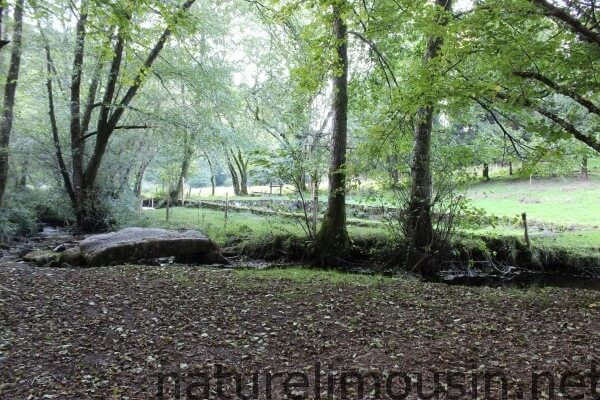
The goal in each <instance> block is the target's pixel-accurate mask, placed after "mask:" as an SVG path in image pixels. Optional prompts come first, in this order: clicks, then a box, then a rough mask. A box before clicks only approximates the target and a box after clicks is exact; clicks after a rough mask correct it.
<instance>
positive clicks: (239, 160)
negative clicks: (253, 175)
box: [231, 149, 248, 196]
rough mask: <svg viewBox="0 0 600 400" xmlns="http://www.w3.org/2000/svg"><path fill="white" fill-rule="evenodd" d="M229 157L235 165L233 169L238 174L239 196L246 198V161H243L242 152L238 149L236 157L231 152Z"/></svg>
mask: <svg viewBox="0 0 600 400" xmlns="http://www.w3.org/2000/svg"><path fill="white" fill-rule="evenodd" d="M231 156H232V158H233V161H234V163H235V167H237V171H238V172H239V175H238V177H239V187H240V191H239V195H240V196H248V160H246V161H244V157H243V155H242V151H241V150H239V149H238V153H237V156H236V154H235V153H234V152H233V151H232V152H231Z"/></svg>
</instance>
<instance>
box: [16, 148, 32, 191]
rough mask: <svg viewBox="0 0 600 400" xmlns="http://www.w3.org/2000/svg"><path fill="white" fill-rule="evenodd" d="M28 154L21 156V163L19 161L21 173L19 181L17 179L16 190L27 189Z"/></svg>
mask: <svg viewBox="0 0 600 400" xmlns="http://www.w3.org/2000/svg"><path fill="white" fill-rule="evenodd" d="M29 157H30V155H29V154H27V153H26V154H24V155H23V161H21V172H20V174H19V179H17V188H19V189H20V190H23V189H25V188H26V187H27V174H28V173H29Z"/></svg>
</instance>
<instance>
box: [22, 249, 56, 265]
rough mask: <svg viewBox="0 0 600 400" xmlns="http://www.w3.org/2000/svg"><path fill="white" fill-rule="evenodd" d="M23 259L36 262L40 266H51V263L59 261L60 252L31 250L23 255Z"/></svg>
mask: <svg viewBox="0 0 600 400" xmlns="http://www.w3.org/2000/svg"><path fill="white" fill-rule="evenodd" d="M21 258H22V259H23V261H27V262H30V263H34V264H36V265H38V266H40V267H45V266H49V265H50V264H52V263H54V262H57V261H58V259H59V254H58V253H54V252H52V251H42V250H36V251H30V252H29V253H27V254H24V255H23V256H21Z"/></svg>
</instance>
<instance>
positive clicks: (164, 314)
mask: <svg viewBox="0 0 600 400" xmlns="http://www.w3.org/2000/svg"><path fill="white" fill-rule="evenodd" d="M281 276H282V274H281V273H274V272H268V271H267V272H259V271H253V272H234V271H218V270H206V269H201V268H190V267H173V266H171V267H165V268H160V267H143V266H131V267H109V268H98V269H89V270H63V269H43V268H33V267H28V266H24V265H20V266H19V265H15V264H13V265H12V266H2V267H0V398H1V399H15V400H16V399H61V400H62V399H151V398H160V397H157V396H156V392H157V388H158V380H159V378H158V374H159V373H161V372H169V371H180V373H181V375H180V377H181V380H182V382H181V387H182V389H181V390H182V394H181V398H202V396H201V395H200V394H202V390H203V387H201V388H200V389H198V388H197V392H196V393H197V395H198V397H186V396H185V388H186V387H187V385H189V384H190V382H196V383H197V381H198V378H191V377H190V373H191V372H202V373H207V374H208V377H207V379H208V378H211V381H210V382H209V384H210V388H209V389H210V391H209V392H208V393H209V394H210V395H211V396H212V397H210V398H216V397H214V396H216V394H217V393H216V392H215V391H216V390H217V388H216V384H215V382H216V381H214V379H215V376H214V375H215V372H216V368H217V367H216V366H217V364H222V365H225V366H227V367H228V368H235V371H237V372H239V373H242V374H243V377H242V379H241V380H240V382H241V388H242V389H243V390H244V391H245V392H246V394H250V393H251V387H252V386H251V383H252V375H251V374H252V373H254V372H257V373H259V376H258V381H259V386H260V387H259V389H260V392H259V393H260V395H261V398H265V397H266V380H267V377H266V373H267V372H269V371H271V372H274V371H278V372H279V371H280V372H288V373H289V372H299V373H305V374H306V375H307V377H308V378H307V379H308V384H309V385H310V388H309V389H306V390H307V391H308V392H310V393H311V394H310V396H309V398H315V395H314V394H313V392H314V385H315V384H316V380H315V378H314V376H315V369H316V365H315V363H317V362H319V363H320V367H319V368H320V369H321V375H319V376H320V378H321V380H322V381H321V388H320V392H323V393H324V394H323V396H322V398H327V396H326V392H327V390H328V389H327V384H326V381H327V379H328V378H327V376H331V377H333V378H332V382H334V383H335V385H334V390H335V391H336V392H335V393H337V394H338V396H339V393H340V390H341V387H340V385H339V384H338V383H339V381H338V380H336V379H338V378H339V377H340V374H342V373H344V372H348V371H362V372H365V371H373V372H377V373H379V374H380V375H379V377H380V379H381V382H384V383H383V386H382V387H383V389H382V393H383V394H382V397H385V396H384V394H386V393H387V392H386V384H385V382H387V379H389V378H390V373H391V372H396V371H397V372H406V373H412V374H411V379H412V383H411V392H410V395H409V397H408V398H416V397H417V387H416V386H417V381H418V380H419V379H418V377H417V375H416V373H423V374H425V375H423V380H424V381H425V386H426V387H430V386H431V385H430V383H431V382H432V381H433V378H432V374H431V372H430V370H431V369H432V368H433V369H435V371H437V372H440V373H445V372H447V371H450V370H451V371H461V372H464V373H467V374H468V375H467V377H466V378H464V379H465V381H464V382H471V381H472V377H473V376H481V379H480V380H479V381H478V386H479V391H480V393H483V390H484V379H483V375H482V374H483V373H484V372H485V371H499V370H500V371H503V372H504V373H505V374H506V375H507V377H508V383H509V389H508V390H509V392H510V393H511V394H513V395H514V390H515V389H514V388H515V387H516V386H520V387H522V388H523V389H524V390H525V392H527V391H529V385H530V381H531V373H532V371H548V372H550V373H551V374H553V375H554V376H555V377H556V378H555V379H556V380H557V381H556V383H555V385H556V391H557V393H558V391H559V381H560V376H561V375H559V374H562V373H564V372H565V371H568V370H575V371H586V370H587V373H590V369H591V366H592V362H593V360H600V346H598V343H599V339H600V309H599V308H598V305H600V294H599V293H598V292H591V291H585V290H578V291H575V290H567V289H537V290H529V291H518V290H514V289H511V290H507V289H489V288H465V287H449V286H445V285H433V284H423V283H420V282H418V281H416V280H414V279H410V278H406V279H404V278H403V279H382V278H369V277H364V276H350V277H348V276H344V275H335V274H334V275H330V274H325V273H316V274H313V273H303V274H301V278H302V279H296V280H289V279H283V278H281ZM598 370H599V372H600V367H599V368H598ZM332 371H335V373H333V372H332ZM444 376H445V375H442V377H441V380H442V382H446V377H444ZM469 376H470V377H471V378H469ZM395 377H396V378H398V377H401V375H396V376H395ZM392 378H394V376H392ZM269 379H270V378H269ZM297 379H300V378H297ZM284 380H285V379H283V378H281V377H279V378H278V380H272V381H271V389H272V392H271V397H272V398H274V399H282V398H285V397H284V394H283V392H284V391H285V387H284ZM300 381H301V382H302V380H301V379H300ZM542 382H543V381H542ZM167 383H168V382H166V383H165V389H168V390H172V385H168V384H167ZM234 383H235V380H232V379H230V378H227V379H224V388H223V391H224V392H225V393H228V394H231V395H232V396H233V397H232V398H237V397H235V396H234V394H235V384H234ZM392 383H393V385H396V386H393V385H392V388H391V389H392V391H393V392H392V393H396V394H398V393H402V391H403V388H405V386H404V383H405V382H404V380H402V379H401V378H398V379H396V380H395V381H392ZM588 383H589V382H588ZM465 385H466V386H465V387H466V388H467V389H466V392H467V394H469V396H470V394H471V391H470V389H469V388H470V387H471V383H465ZM540 385H543V384H540ZM367 386H368V387H367V388H366V389H365V394H364V398H375V392H374V391H373V390H371V389H372V388H371V386H369V385H367ZM444 386H445V383H444V384H442V385H441V387H442V388H443V387H444ZM495 386H498V387H499V386H500V385H499V383H498V384H497V385H495ZM495 386H494V387H495ZM169 388H170V389H169ZM288 389H289V388H288ZM290 390H291V389H290ZM424 390H425V389H424ZM589 390H590V389H589V387H588V392H589ZM304 391H305V389H302V390H299V389H295V390H293V391H291V392H290V395H293V394H296V395H301V394H302V393H303V392H304ZM357 391H358V385H354V386H352V385H349V386H348V393H350V397H349V398H360V397H357V396H358V393H357ZM544 391H546V393H547V391H548V389H547V388H546V389H544ZM451 393H458V392H456V391H451ZM572 393H577V392H576V391H575V392H572ZM192 394H193V393H192ZM496 396H497V395H493V397H496ZM164 398H175V397H169V396H168V395H165V396H164ZM288 398H293V396H289V397H288ZM336 398H339V397H336ZM396 398H400V397H396ZM465 398H471V397H465ZM526 398H527V396H526Z"/></svg>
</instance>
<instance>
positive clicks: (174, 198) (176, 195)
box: [170, 151, 193, 204]
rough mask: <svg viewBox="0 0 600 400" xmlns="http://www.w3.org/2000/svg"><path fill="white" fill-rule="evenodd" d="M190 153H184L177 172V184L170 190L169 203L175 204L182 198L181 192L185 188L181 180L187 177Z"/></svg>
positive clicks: (190, 159) (190, 158)
mask: <svg viewBox="0 0 600 400" xmlns="http://www.w3.org/2000/svg"><path fill="white" fill-rule="evenodd" d="M192 155H193V154H192V153H190V152H188V151H186V155H185V157H184V159H183V161H182V163H181V170H180V173H179V179H178V180H177V184H176V185H175V189H173V191H172V192H171V194H170V196H171V204H177V202H178V201H181V199H182V193H183V191H184V190H185V188H184V187H183V182H184V180H185V179H186V178H187V176H188V174H189V170H190V164H191V161H192Z"/></svg>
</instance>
